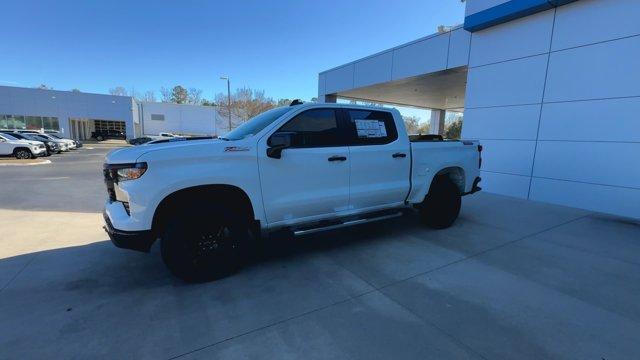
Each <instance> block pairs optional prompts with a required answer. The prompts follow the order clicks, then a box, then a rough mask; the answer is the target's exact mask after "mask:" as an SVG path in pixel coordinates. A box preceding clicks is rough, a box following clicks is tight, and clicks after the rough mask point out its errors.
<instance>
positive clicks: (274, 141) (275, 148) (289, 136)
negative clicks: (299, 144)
mask: <svg viewBox="0 0 640 360" xmlns="http://www.w3.org/2000/svg"><path fill="white" fill-rule="evenodd" d="M294 134H295V133H292V132H279V133H275V134H273V135H271V137H270V138H269V141H267V145H269V148H268V149H267V156H268V157H270V158H274V159H280V158H281V157H282V150H284V149H286V148H288V147H291V143H292V140H293V136H294Z"/></svg>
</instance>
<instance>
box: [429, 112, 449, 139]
mask: <svg viewBox="0 0 640 360" xmlns="http://www.w3.org/2000/svg"><path fill="white" fill-rule="evenodd" d="M446 114H447V111H446V110H441V109H432V110H431V122H430V124H429V133H430V134H434V135H442V134H444V118H445V115H446Z"/></svg>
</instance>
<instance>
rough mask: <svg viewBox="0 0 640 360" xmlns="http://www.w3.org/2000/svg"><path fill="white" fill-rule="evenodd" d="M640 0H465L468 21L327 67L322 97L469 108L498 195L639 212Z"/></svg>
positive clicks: (434, 123) (466, 128) (467, 125)
mask: <svg viewBox="0 0 640 360" xmlns="http://www.w3.org/2000/svg"><path fill="white" fill-rule="evenodd" d="M639 18H640V1H638V0H576V1H573V0H510V1H506V0H467V1H466V13H465V20H464V25H462V26H459V27H453V28H451V29H443V30H441V31H439V32H438V33H436V34H433V35H429V36H426V37H424V38H420V39H417V40H415V41H412V42H409V43H406V44H402V45H399V46H396V47H394V48H391V49H388V50H384V51H381V52H379V53H376V54H373V55H370V56H367V57H365V58H362V59H360V60H356V61H353V62H349V63H346V64H344V65H340V66H338V67H335V68H333V69H330V70H327V71H323V72H321V73H320V74H319V78H318V95H319V96H318V97H319V99H321V100H323V101H325V102H335V101H337V100H338V99H351V100H363V101H373V102H380V103H387V104H396V105H406V106H411V107H417V108H424V109H429V110H431V112H430V114H431V118H430V121H431V125H430V126H431V130H432V132H434V133H441V132H442V129H443V121H444V118H445V114H446V113H447V112H451V111H455V112H463V114H464V117H463V118H464V121H463V126H462V137H463V138H465V139H473V140H479V141H481V142H482V144H483V147H484V151H483V164H482V186H483V189H484V190H486V191H488V192H492V193H498V194H504V195H508V196H514V197H518V198H523V199H531V200H538V201H543V202H550V203H556V204H562V205H568V206H574V207H579V208H585V209H589V210H595V211H601V212H606V213H611V214H617V215H622V216H628V217H634V218H640V67H639V66H638V64H640V60H639V59H640V21H638V19H639Z"/></svg>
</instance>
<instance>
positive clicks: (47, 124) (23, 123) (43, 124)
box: [0, 115, 60, 131]
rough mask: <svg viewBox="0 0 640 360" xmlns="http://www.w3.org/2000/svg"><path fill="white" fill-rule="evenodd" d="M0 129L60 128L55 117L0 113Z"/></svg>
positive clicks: (56, 129) (55, 129)
mask: <svg viewBox="0 0 640 360" xmlns="http://www.w3.org/2000/svg"><path fill="white" fill-rule="evenodd" d="M0 129H7V130H40V129H44V130H53V131H59V130H60V123H59V122H58V118H57V117H46V116H30V115H27V116H23V115H0Z"/></svg>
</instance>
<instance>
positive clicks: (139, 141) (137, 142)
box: [129, 136, 153, 145]
mask: <svg viewBox="0 0 640 360" xmlns="http://www.w3.org/2000/svg"><path fill="white" fill-rule="evenodd" d="M152 140H153V139H152V138H150V137H148V136H141V137H137V138H135V139H131V140H129V144H131V145H142V144H145V143H148V142H149V141H152Z"/></svg>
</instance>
